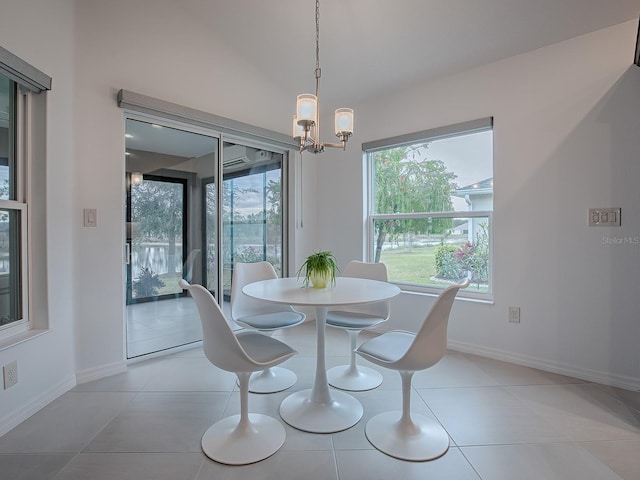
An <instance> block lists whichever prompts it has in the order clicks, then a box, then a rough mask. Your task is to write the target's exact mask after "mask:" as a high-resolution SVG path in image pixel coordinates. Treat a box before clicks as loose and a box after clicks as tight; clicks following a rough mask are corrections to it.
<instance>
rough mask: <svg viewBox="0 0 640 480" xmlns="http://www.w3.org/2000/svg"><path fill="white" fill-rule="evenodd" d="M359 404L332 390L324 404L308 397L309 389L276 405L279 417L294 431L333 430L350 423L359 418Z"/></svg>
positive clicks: (355, 421) (346, 426) (325, 431)
mask: <svg viewBox="0 0 640 480" xmlns="http://www.w3.org/2000/svg"><path fill="white" fill-rule="evenodd" d="M362 412H363V410H362V405H361V404H360V402H359V401H358V400H356V399H355V398H354V397H352V396H351V395H349V394H348V393H344V392H336V391H332V392H331V396H330V398H329V401H328V402H327V403H318V402H313V401H312V400H311V389H307V390H302V391H300V392H296V393H293V394H291V395H289V396H288V397H287V398H285V399H284V400H283V402H282V403H281V404H280V416H281V417H282V419H283V420H284V421H285V422H287V423H288V424H289V425H291V426H292V427H294V428H297V429H298V430H304V431H305V432H312V433H333V432H340V431H342V430H346V429H347V428H349V427H352V426H354V425H355V424H356V423H358V421H359V420H360V419H361V418H362Z"/></svg>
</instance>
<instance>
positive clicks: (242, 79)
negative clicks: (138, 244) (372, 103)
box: [74, 0, 313, 381]
mask: <svg viewBox="0 0 640 480" xmlns="http://www.w3.org/2000/svg"><path fill="white" fill-rule="evenodd" d="M76 29H77V44H76V75H77V76H76V80H77V81H76V86H77V89H76V92H77V103H76V108H75V114H76V123H75V130H76V137H77V142H76V151H75V157H76V160H77V171H78V178H81V179H82V181H80V182H78V183H77V189H78V197H77V200H78V201H77V204H76V205H75V207H74V216H75V217H77V218H81V215H82V208H83V207H92V208H97V210H98V227H97V228H83V227H82V226H81V224H80V223H76V224H75V231H74V235H75V236H76V238H77V256H78V258H81V259H82V262H78V264H77V266H76V270H75V274H76V276H77V278H78V287H77V290H78V301H77V303H76V316H77V318H78V325H77V329H76V332H77V361H78V374H79V378H80V380H81V381H84V380H87V379H91V378H94V377H97V376H101V375H104V374H105V373H110V372H116V371H119V370H120V369H121V368H123V365H124V363H123V361H124V357H125V354H124V335H123V328H124V327H123V325H124V321H123V315H124V296H123V292H124V268H123V265H122V262H121V259H122V255H123V254H122V249H123V246H122V245H123V223H124V160H123V152H124V112H123V110H121V109H120V108H118V106H117V104H116V93H117V91H118V90H120V89H126V90H130V91H134V92H137V93H141V94H144V95H148V96H151V97H156V98H159V99H162V100H166V101H169V102H174V103H177V104H180V105H184V106H187V107H191V108H195V109H198V110H202V111H205V112H210V113H214V114H216V115H221V116H224V117H228V118H231V119H234V120H238V121H242V122H246V123H250V124H253V125H257V126H260V127H263V128H268V129H272V130H279V131H283V129H286V131H287V132H288V129H289V128H290V122H291V111H292V110H291V109H292V108H293V106H294V105H295V103H294V102H295V97H294V96H292V94H289V92H282V91H280V90H278V89H277V88H276V87H273V88H271V87H269V84H268V83H267V82H265V81H263V79H262V77H261V73H260V72H259V71H258V70H257V69H256V68H254V67H253V66H252V65H249V64H247V63H245V62H244V61H243V60H242V59H241V58H239V57H238V56H237V55H235V54H234V52H233V51H232V45H225V44H222V43H220V42H218V41H217V39H216V36H215V31H214V30H212V29H211V27H210V26H209V25H208V23H207V22H206V19H202V21H201V22H200V21H199V20H198V18H197V17H195V16H194V15H193V14H192V13H191V12H189V11H185V10H184V9H183V8H182V6H181V5H180V4H179V2H175V1H170V0H137V1H135V2H131V1H128V0H110V1H108V2H105V1H103V0H83V1H79V2H77V4H76ZM256 86H259V87H260V88H256ZM304 173H305V177H306V178H307V176H308V174H309V173H310V171H309V169H308V168H305V169H304ZM308 178H313V177H308ZM305 181H306V182H308V181H309V180H305Z"/></svg>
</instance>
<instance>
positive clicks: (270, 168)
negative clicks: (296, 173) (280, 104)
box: [223, 147, 282, 294]
mask: <svg viewBox="0 0 640 480" xmlns="http://www.w3.org/2000/svg"><path fill="white" fill-rule="evenodd" d="M227 148H229V147H227ZM232 152H233V151H232ZM261 155H262V156H264V157H266V158H269V157H271V158H272V160H269V161H268V162H267V163H265V164H263V165H261V166H255V167H252V168H249V169H246V166H245V167H244V169H241V170H236V171H233V167H232V165H233V163H234V159H233V158H232V157H231V156H229V157H225V172H224V182H223V224H224V228H223V246H224V278H223V281H224V291H225V294H227V293H229V292H230V289H231V279H232V275H233V264H234V263H236V262H245V263H252V262H259V261H262V260H266V261H268V262H269V263H271V264H272V265H273V267H274V269H275V270H276V272H277V273H278V275H279V276H281V275H282V202H281V191H282V188H281V187H282V155H281V154H276V153H273V152H268V153H266V154H261ZM244 161H245V162H246V160H244ZM227 165H229V166H227ZM227 169H228V170H230V171H229V172H227V171H226V170H227Z"/></svg>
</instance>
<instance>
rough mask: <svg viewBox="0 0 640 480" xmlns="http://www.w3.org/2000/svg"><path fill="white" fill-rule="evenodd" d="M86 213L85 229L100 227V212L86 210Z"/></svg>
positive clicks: (90, 209) (84, 211) (92, 209)
mask: <svg viewBox="0 0 640 480" xmlns="http://www.w3.org/2000/svg"><path fill="white" fill-rule="evenodd" d="M83 213H84V226H85V227H97V226H98V212H97V210H96V209H95V208H85V209H84V210H83Z"/></svg>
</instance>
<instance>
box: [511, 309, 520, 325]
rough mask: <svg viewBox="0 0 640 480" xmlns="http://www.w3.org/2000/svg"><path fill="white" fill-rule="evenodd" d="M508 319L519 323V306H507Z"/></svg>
mask: <svg viewBox="0 0 640 480" xmlns="http://www.w3.org/2000/svg"><path fill="white" fill-rule="evenodd" d="M509 321H510V322H511V323H520V307H509Z"/></svg>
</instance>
